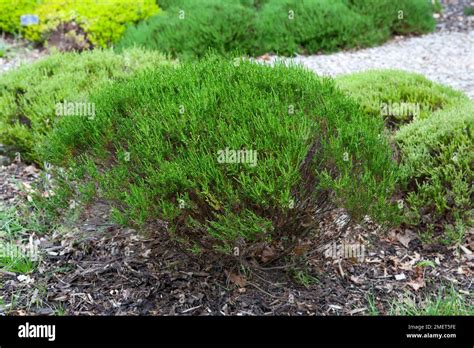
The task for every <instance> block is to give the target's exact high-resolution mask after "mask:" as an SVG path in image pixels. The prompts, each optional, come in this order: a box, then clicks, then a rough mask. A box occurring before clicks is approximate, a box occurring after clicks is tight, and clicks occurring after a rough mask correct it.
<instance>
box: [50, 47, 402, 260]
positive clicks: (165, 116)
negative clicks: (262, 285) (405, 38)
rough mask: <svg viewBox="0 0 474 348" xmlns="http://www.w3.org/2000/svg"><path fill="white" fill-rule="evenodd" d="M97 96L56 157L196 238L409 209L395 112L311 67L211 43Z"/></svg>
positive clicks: (211, 242)
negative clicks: (264, 61) (389, 134)
mask: <svg viewBox="0 0 474 348" xmlns="http://www.w3.org/2000/svg"><path fill="white" fill-rule="evenodd" d="M92 100H93V101H94V102H95V103H96V117H95V118H94V119H92V120H90V119H86V118H79V117H71V118H62V119H61V120H60V122H59V124H58V127H57V128H56V129H55V130H54V134H52V135H51V137H50V138H49V142H47V143H46V144H45V146H44V148H43V152H44V155H45V156H46V158H47V159H48V161H50V162H51V163H53V164H55V165H57V166H61V167H70V166H71V167H73V170H72V173H74V176H73V177H74V178H80V179H82V180H85V182H86V183H89V184H90V183H91V182H92V183H94V184H98V191H97V194H98V195H99V196H103V197H106V198H108V199H111V200H112V201H113V202H115V207H116V210H115V217H116V218H118V219H119V221H122V222H124V223H128V224H132V225H139V226H140V225H143V224H144V223H147V222H153V221H157V219H159V220H164V221H167V222H169V225H168V229H169V231H170V232H171V233H172V234H173V235H174V236H176V237H177V238H178V239H179V240H180V241H182V242H183V243H185V244H187V245H188V246H189V247H190V248H193V250H196V248H197V250H201V249H200V248H203V249H207V250H208V249H218V250H220V251H225V252H227V253H230V252H231V251H232V250H233V248H235V247H238V248H240V254H239V255H241V256H242V255H244V254H247V255H248V253H249V252H250V251H249V250H251V248H247V247H249V246H250V245H253V246H255V245H261V244H259V243H264V244H265V243H272V242H273V243H275V247H276V248H278V247H279V245H280V246H281V243H283V244H284V245H285V243H286V242H288V241H291V240H292V238H294V237H296V236H301V235H304V234H305V233H309V231H313V230H317V225H318V220H317V216H319V215H318V214H321V213H322V210H324V209H326V208H328V207H330V206H331V205H332V204H336V205H338V206H344V207H346V208H347V209H348V211H349V212H350V213H351V214H352V217H353V218H354V219H355V220H357V219H358V218H361V217H362V216H364V215H365V214H370V215H371V216H373V217H374V218H375V219H379V220H381V221H385V220H389V219H391V218H393V217H394V215H395V213H394V211H393V209H392V208H393V207H392V205H391V204H390V202H389V199H390V197H391V194H392V192H393V190H394V188H395V184H396V180H397V173H396V166H395V163H394V162H393V160H392V154H391V149H390V147H389V145H388V143H387V140H386V139H385V137H384V136H383V122H382V121H381V120H380V119H376V118H373V117H367V116H366V115H364V114H363V113H362V112H361V111H360V109H359V107H358V105H357V104H355V103H354V102H353V101H352V100H351V99H350V98H348V97H346V96H345V95H344V94H342V93H341V92H340V91H339V90H338V89H337V88H336V87H335V85H334V83H333V82H332V81H331V80H330V79H326V78H318V77H317V76H315V75H314V74H313V73H311V72H309V71H306V70H304V69H302V68H299V67H291V68H288V67H285V66H284V65H279V64H278V65H276V66H275V67H269V66H262V65H259V64H256V63H252V62H249V61H245V60H241V61H239V62H238V64H236V63H235V61H232V60H231V61H226V60H222V59H219V58H216V57H214V56H209V57H207V58H206V59H204V60H202V61H200V62H199V63H195V64H190V63H188V64H183V65H181V66H179V67H178V68H169V67H163V68H160V69H156V70H153V71H146V72H143V73H139V74H137V75H136V76H134V77H133V78H130V79H128V80H125V81H120V82H117V83H115V84H114V85H113V86H109V87H107V88H104V89H102V90H101V91H100V92H97V93H94V97H93V98H92ZM93 187H94V186H93ZM394 209H396V208H394ZM254 243H257V244H254ZM279 243H280V244H279Z"/></svg>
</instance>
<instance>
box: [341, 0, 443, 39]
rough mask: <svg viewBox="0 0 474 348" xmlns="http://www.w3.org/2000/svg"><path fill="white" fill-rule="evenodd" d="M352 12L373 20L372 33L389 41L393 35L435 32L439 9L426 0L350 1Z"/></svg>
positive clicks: (436, 5)
mask: <svg viewBox="0 0 474 348" xmlns="http://www.w3.org/2000/svg"><path fill="white" fill-rule="evenodd" d="M348 3H349V7H350V8H351V10H353V11H355V12H357V13H360V14H362V15H364V16H367V17H369V18H370V19H371V22H372V26H371V29H370V30H371V32H373V34H375V35H377V34H378V35H379V39H380V40H387V39H388V37H389V36H390V35H391V34H402V35H403V34H423V33H426V32H430V31H433V30H434V28H435V26H436V21H435V20H434V18H433V13H434V12H435V11H437V10H438V9H439V5H438V4H437V3H436V2H435V4H433V3H432V2H431V1H426V0H396V1H393V0H348Z"/></svg>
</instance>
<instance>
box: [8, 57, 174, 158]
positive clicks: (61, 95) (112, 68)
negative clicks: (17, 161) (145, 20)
mask: <svg viewBox="0 0 474 348" xmlns="http://www.w3.org/2000/svg"><path fill="white" fill-rule="evenodd" d="M163 62H165V58H164V57H163V56H162V55H160V54H158V53H154V52H145V51H141V50H129V51H126V52H124V53H123V54H122V55H117V54H115V53H114V52H112V51H101V50H95V51H92V52H83V53H81V54H79V53H64V54H56V55H52V56H49V57H47V58H45V59H42V60H40V61H38V62H36V63H34V64H31V65H25V66H22V67H21V68H19V69H18V70H15V71H11V72H8V73H5V74H4V75H2V78H1V80H0V143H2V144H4V145H10V146H13V147H14V150H15V151H19V152H20V153H21V154H22V158H23V159H26V160H35V161H40V160H41V159H40V158H39V157H38V156H37V154H36V153H35V152H34V145H35V144H37V143H38V142H40V139H41V138H42V137H43V136H44V135H45V134H47V133H48V131H49V130H50V129H51V126H52V125H54V123H55V120H56V118H57V115H56V105H57V104H58V103H61V102H63V101H68V102H76V101H77V102H79V101H87V97H88V93H89V91H91V90H93V89H94V88H97V87H98V86H99V85H101V84H103V83H107V82H109V81H111V80H113V79H117V78H121V77H125V76H128V75H130V74H131V73H133V72H135V71H137V70H140V69H145V68H148V67H151V66H156V65H157V64H161V63H163Z"/></svg>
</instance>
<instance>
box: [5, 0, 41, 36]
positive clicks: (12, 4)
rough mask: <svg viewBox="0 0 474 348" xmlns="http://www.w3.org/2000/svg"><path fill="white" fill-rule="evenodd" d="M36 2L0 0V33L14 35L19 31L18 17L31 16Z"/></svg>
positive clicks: (34, 0)
mask: <svg viewBox="0 0 474 348" xmlns="http://www.w3.org/2000/svg"><path fill="white" fill-rule="evenodd" d="M36 4H37V0H0V31H4V32H7V33H16V32H18V31H19V30H20V17H21V15H24V14H32V12H33V10H34V9H35V7H36Z"/></svg>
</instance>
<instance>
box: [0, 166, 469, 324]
mask: <svg viewBox="0 0 474 348" xmlns="http://www.w3.org/2000/svg"><path fill="white" fill-rule="evenodd" d="M0 177H1V183H2V184H1V186H0V197H1V200H2V201H3V203H4V204H7V205H10V206H11V205H13V204H20V203H21V202H25V201H27V200H28V190H26V191H25V187H31V186H33V187H34V182H38V181H40V177H41V176H40V175H39V170H38V169H36V168H35V167H32V166H27V165H25V164H22V163H12V164H10V165H9V166H8V167H2V169H1V170H0ZM25 182H26V185H25V184H23V188H22V189H21V190H20V189H19V187H20V186H21V185H20V183H25ZM23 204H24V203H23ZM109 212H110V207H109V206H108V205H107V204H105V203H104V202H96V203H94V204H92V205H90V206H88V207H86V208H84V209H83V210H82V212H81V214H80V217H79V218H78V219H75V220H74V221H69V222H68V223H65V224H64V225H61V226H60V227H58V228H55V229H54V231H53V232H52V233H49V234H45V235H37V236H35V237H36V238H38V240H39V241H40V242H39V249H40V252H41V255H42V256H41V258H40V261H39V263H38V266H37V268H36V269H35V270H34V271H33V272H32V273H31V274H28V275H26V276H19V274H15V273H12V272H7V271H0V299H1V301H0V314H4V315H5V314H8V315H62V314H68V315H368V314H396V313H394V312H393V310H392V309H391V308H392V304H393V303H394V302H395V301H396V302H399V303H400V302H407V301H408V302H410V301H411V302H413V303H420V302H422V301H423V300H424V299H425V298H426V297H427V296H429V295H433V294H435V295H436V294H437V293H439V291H441V289H445V288H449V287H451V286H453V287H454V288H456V289H457V291H459V293H461V294H465V295H467V296H469V293H472V292H473V291H474V285H473V283H472V279H473V269H474V255H473V254H472V253H469V250H474V231H473V230H471V231H470V232H469V235H468V238H467V241H468V242H467V244H466V245H465V247H463V248H455V247H445V246H441V245H435V246H423V245H422V244H421V242H420V241H419V239H418V238H417V236H416V235H415V234H414V233H412V232H411V231H406V230H405V231H401V230H396V229H392V230H389V231H384V230H382V229H381V228H380V226H377V225H375V224H374V223H372V222H371V221H370V220H368V219H367V220H366V221H364V223H363V224H360V225H354V224H351V223H347V222H346V221H347V219H346V218H347V216H345V215H344V212H343V211H341V210H336V211H333V212H332V213H330V214H328V215H327V216H326V217H325V218H324V220H323V221H321V234H320V235H319V236H318V237H316V236H309V237H308V238H307V239H305V240H301V241H299V243H298V245H297V246H296V248H295V249H294V251H293V253H292V254H290V255H288V256H287V258H286V259H285V260H283V259H281V260H278V261H276V262H275V263H272V264H271V265H268V266H265V267H264V266H261V264H260V265H258V264H257V263H256V262H252V260H249V263H248V265H247V266H239V265H238V264H237V263H229V262H227V261H222V260H218V259H216V260H212V259H211V261H210V260H209V259H203V258H201V259H200V258H198V257H196V256H194V255H193V254H192V253H190V252H188V251H185V250H182V249H181V248H180V247H179V245H177V244H176V243H174V242H173V241H171V240H170V239H169V238H168V237H167V235H166V231H165V229H166V224H164V223H156V224H155V225H154V226H149V227H148V228H147V229H146V231H142V232H140V233H138V232H137V231H135V230H133V229H130V228H125V227H122V226H118V225H116V224H114V223H113V222H111V220H110V219H109ZM328 240H332V241H333V242H334V243H335V244H334V245H341V244H343V243H345V244H346V245H347V244H348V243H359V244H360V245H364V247H365V250H364V258H363V259H357V258H355V257H352V258H347V257H346V258H338V257H333V256H337V255H334V254H332V255H329V254H328V253H327V252H325V250H327V249H325V248H322V247H323V246H324V245H325V243H327V242H328ZM271 254H272V250H267V254H266V256H267V257H268V256H271ZM263 257H265V254H263ZM427 263H429V264H430V265H431V266H426V264H427ZM467 300H468V302H469V303H470V304H471V305H472V304H473V302H474V301H473V299H472V297H468V298H467Z"/></svg>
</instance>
